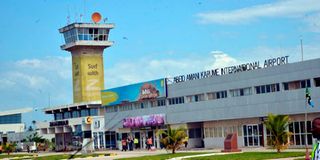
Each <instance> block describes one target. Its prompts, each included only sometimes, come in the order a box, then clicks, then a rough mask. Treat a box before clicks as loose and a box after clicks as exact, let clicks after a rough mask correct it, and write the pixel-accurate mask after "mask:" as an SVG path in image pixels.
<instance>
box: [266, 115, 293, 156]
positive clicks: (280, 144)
mask: <svg viewBox="0 0 320 160" xmlns="http://www.w3.org/2000/svg"><path fill="white" fill-rule="evenodd" d="M264 124H265V125H266V128H267V129H268V130H269V131H270V133H271V137H270V139H269V140H268V142H269V144H271V145H272V146H273V148H274V149H277V152H278V153H280V151H281V150H284V149H287V148H288V145H289V141H288V139H289V137H290V136H291V133H290V132H289V131H288V130H287V127H288V125H289V116H287V115H274V114H272V113H269V115H268V119H267V120H266V121H265V122H264Z"/></svg>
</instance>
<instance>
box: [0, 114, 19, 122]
mask: <svg viewBox="0 0 320 160" xmlns="http://www.w3.org/2000/svg"><path fill="white" fill-rule="evenodd" d="M14 123H21V114H12V115H5V116H0V124H14Z"/></svg>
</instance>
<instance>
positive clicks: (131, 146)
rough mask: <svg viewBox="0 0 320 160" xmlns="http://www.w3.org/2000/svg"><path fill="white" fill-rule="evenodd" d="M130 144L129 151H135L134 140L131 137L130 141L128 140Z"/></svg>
mask: <svg viewBox="0 0 320 160" xmlns="http://www.w3.org/2000/svg"><path fill="white" fill-rule="evenodd" d="M128 141H129V142H128V144H129V151H133V140H132V138H131V137H129V139H128Z"/></svg>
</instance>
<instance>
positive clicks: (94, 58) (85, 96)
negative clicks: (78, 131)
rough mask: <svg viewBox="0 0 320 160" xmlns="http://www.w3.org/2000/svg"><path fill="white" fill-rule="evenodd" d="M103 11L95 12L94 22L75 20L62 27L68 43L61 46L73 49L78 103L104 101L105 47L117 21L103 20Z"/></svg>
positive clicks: (75, 90)
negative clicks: (113, 22) (101, 13)
mask: <svg viewBox="0 0 320 160" xmlns="http://www.w3.org/2000/svg"><path fill="white" fill-rule="evenodd" d="M100 20H101V15H100V14H99V13H97V12H96V13H93V14H92V21H93V23H72V24H70V25H67V26H65V27H63V28H60V29H59V32H60V33H62V34H63V36H64V40H65V44H64V45H62V46H61V49H63V50H66V51H69V52H71V55H72V79H73V101H74V103H79V102H89V101H101V92H100V91H101V90H102V89H104V73H103V50H104V49H105V48H107V47H110V46H111V45H112V44H113V42H111V41H108V36H109V31H110V29H112V28H114V24H110V23H99V21H100Z"/></svg>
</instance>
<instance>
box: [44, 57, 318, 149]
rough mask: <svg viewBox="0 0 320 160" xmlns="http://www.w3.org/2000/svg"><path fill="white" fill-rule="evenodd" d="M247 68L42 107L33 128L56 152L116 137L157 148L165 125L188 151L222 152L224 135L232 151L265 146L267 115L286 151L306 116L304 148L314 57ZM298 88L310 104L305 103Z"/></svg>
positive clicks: (103, 144)
mask: <svg viewBox="0 0 320 160" xmlns="http://www.w3.org/2000/svg"><path fill="white" fill-rule="evenodd" d="M287 58H288V57H287ZM249 65H250V64H249ZM260 65H261V64H260ZM254 66H255V65H254V64H252V65H251V69H241V70H240V69H237V67H234V66H233V67H231V68H230V67H229V69H228V67H226V68H223V69H227V71H228V72H226V73H224V74H221V70H220V69H219V70H220V73H219V72H216V73H215V70H212V71H205V72H200V73H193V74H188V75H182V76H177V77H175V78H172V79H168V78H162V79H157V80H153V81H148V82H142V83H137V84H131V85H127V86H121V87H117V88H111V89H106V90H102V91H101V100H102V101H95V102H88V103H75V104H71V105H63V106H57V107H54V108H47V109H45V113H46V114H52V115H53V116H54V120H53V121H52V122H49V123H48V122H46V123H39V124H38V128H39V129H40V133H41V134H55V137H56V145H57V148H59V146H60V149H63V148H66V147H67V148H68V149H70V150H71V149H72V148H73V149H74V148H77V147H81V145H82V144H83V143H85V142H84V141H83V140H84V139H85V138H92V139H93V144H92V146H91V147H92V148H93V149H95V150H100V149H115V148H118V149H121V139H123V138H126V137H128V136H132V137H136V138H138V139H139V147H141V148H145V147H146V145H145V142H146V139H147V137H152V140H153V144H154V145H155V147H157V148H160V141H159V136H158V135H157V134H156V133H157V131H158V130H159V129H166V125H170V126H171V127H179V126H185V127H186V128H187V129H188V136H189V145H188V147H190V148H201V147H204V148H223V142H224V139H225V137H226V135H227V134H228V133H237V135H238V137H237V139H238V145H239V147H266V146H267V139H268V137H269V135H270V133H269V132H268V131H267V130H266V127H265V126H264V124H263V122H264V120H265V119H266V117H267V115H268V113H273V114H285V115H289V117H290V125H289V128H288V130H289V131H290V132H292V133H293V135H292V137H291V139H290V141H291V146H290V147H293V148H296V147H304V146H305V143H306V142H305V136H306V134H305V121H304V120H305V112H307V113H308V114H307V118H308V121H307V130H308V133H307V143H308V144H309V145H312V142H313V140H312V136H311V132H310V128H311V121H312V119H314V118H315V117H317V116H319V115H320V114H319V113H320V108H319V107H320V106H319V104H320V59H313V60H307V61H302V62H295V63H287V62H286V63H283V64H280V65H275V66H269V67H259V66H257V65H256V66H255V68H254ZM232 68H233V69H232ZM248 68H250V67H248ZM229 70H231V71H232V72H231V71H229ZM209 72H210V73H209ZM205 73H207V74H205ZM192 75H193V76H192ZM197 75H199V76H197ZM201 75H202V76H201ZM205 75H206V76H205ZM306 88H308V90H309V91H310V94H311V97H312V100H313V102H314V104H315V106H314V107H311V106H309V105H308V104H307V103H306V98H305V95H306ZM88 117H91V119H92V122H90V123H88V122H87V118H88ZM79 145H80V146H79Z"/></svg>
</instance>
